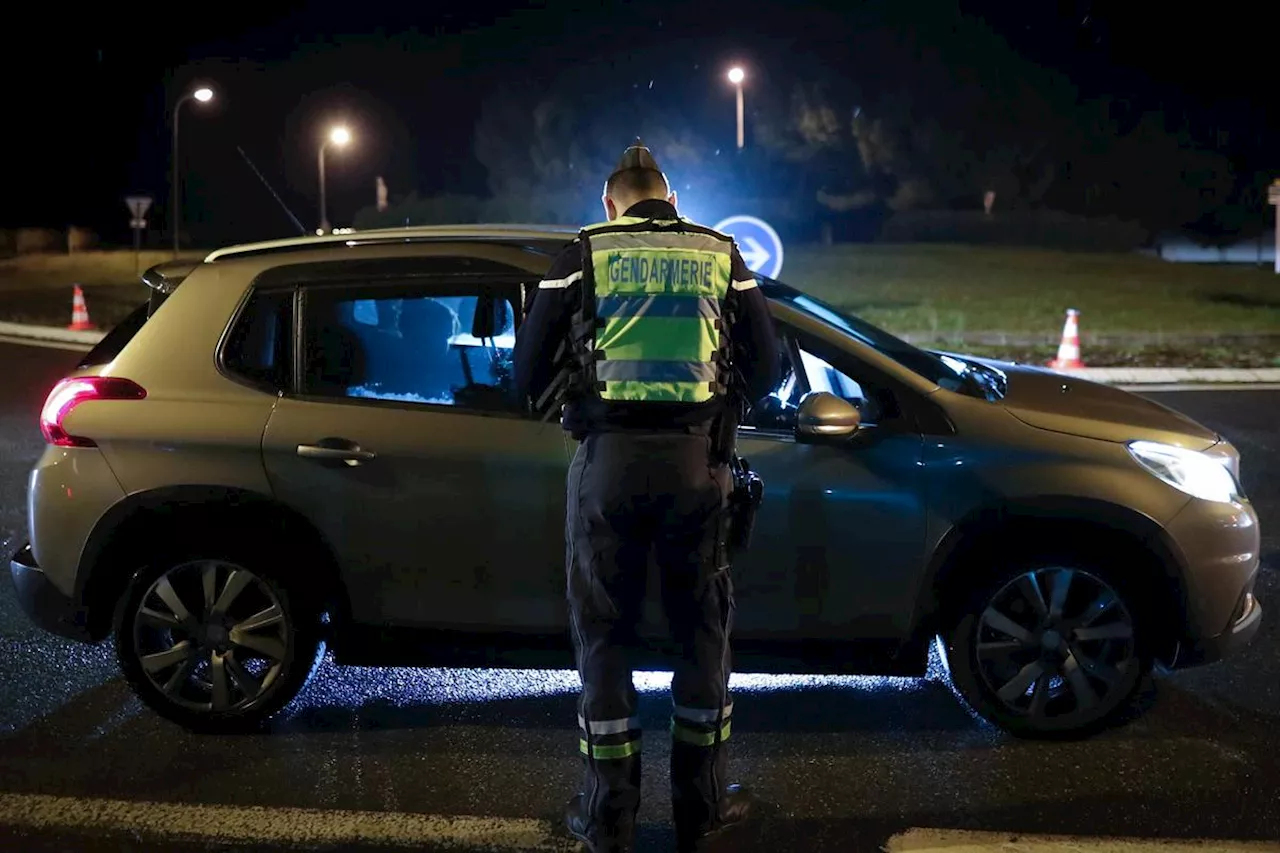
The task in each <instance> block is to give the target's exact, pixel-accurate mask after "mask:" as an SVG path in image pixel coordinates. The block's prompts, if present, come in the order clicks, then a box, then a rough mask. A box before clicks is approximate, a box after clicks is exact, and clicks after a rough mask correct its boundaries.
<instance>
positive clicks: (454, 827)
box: [0, 794, 580, 853]
mask: <svg viewBox="0 0 1280 853" xmlns="http://www.w3.org/2000/svg"><path fill="white" fill-rule="evenodd" d="M0 825H3V826H10V827H21V828H23V829H29V830H30V829H34V830H42V829H44V830H62V831H85V830H97V831H111V832H129V833H136V834H137V835H140V836H143V837H146V838H150V839H152V840H173V839H188V840H190V839H197V840H200V841H217V842H224V843H242V844H244V843H247V844H293V845H298V844H305V845H308V846H311V845H345V844H351V845H356V844H363V845H372V846H378V845H380V846H383V847H387V846H394V847H406V848H408V847H420V846H423V845H427V844H431V845H434V846H437V847H457V848H460V849H466V850H493V851H505V850H528V851H548V853H573V851H577V850H578V849H580V848H579V845H578V843H577V842H576V841H574V840H573V839H571V838H569V836H568V835H567V834H563V833H561V832H559V831H558V830H557V829H556V828H553V827H552V826H551V824H550V823H548V822H547V821H543V820H533V819H527V818H505V817H481V816H472V815H431V814H414V813H409V812H380V811H343V810H337V809H333V810H329V809H303V808H278V807H268V806H226V805H207V804H186V803H172V802H169V803H157V802H142V801H133V800H105V799H93V798H87V797H54V796H48V795H44V794H0Z"/></svg>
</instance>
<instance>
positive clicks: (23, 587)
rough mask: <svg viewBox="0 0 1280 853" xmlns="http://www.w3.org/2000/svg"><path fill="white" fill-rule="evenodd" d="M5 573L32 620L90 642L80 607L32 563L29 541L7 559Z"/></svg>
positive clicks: (66, 635)
mask: <svg viewBox="0 0 1280 853" xmlns="http://www.w3.org/2000/svg"><path fill="white" fill-rule="evenodd" d="M9 576H10V577H11V578H13V587H14V589H15V590H16V592H17V594H18V603H19V604H20V605H22V609H23V610H24V611H25V612H26V614H27V617H28V618H29V619H30V620H31V621H32V622H34V623H35V624H36V625H38V626H39V627H41V628H43V629H44V630H46V631H49V632H50V633H53V634H58V635H59V636H62V637H68V638H70V639H73V640H81V641H83V642H92V639H91V638H90V636H89V630H88V627H87V624H88V619H87V618H86V616H87V614H86V613H85V611H84V609H83V608H81V607H79V606H78V605H77V604H76V603H75V602H74V601H72V600H71V599H70V598H68V597H67V596H66V595H64V594H63V593H62V592H61V591H60V590H59V589H58V588H57V587H55V586H54V585H53V583H52V582H51V581H50V580H49V578H48V577H47V576H46V575H45V573H44V572H43V571H42V570H41V569H40V567H39V566H37V565H36V560H35V557H34V556H33V555H32V553H31V546H30V545H24V546H23V548H22V550H20V551H18V553H16V554H14V555H13V557H12V558H11V559H10V560H9Z"/></svg>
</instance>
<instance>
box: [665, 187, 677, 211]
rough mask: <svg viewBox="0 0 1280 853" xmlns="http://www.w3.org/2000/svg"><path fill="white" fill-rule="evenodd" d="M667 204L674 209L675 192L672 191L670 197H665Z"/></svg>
mask: <svg viewBox="0 0 1280 853" xmlns="http://www.w3.org/2000/svg"><path fill="white" fill-rule="evenodd" d="M667 204H669V205H671V206H672V207H676V191H675V190H672V191H671V195H669V196H667Z"/></svg>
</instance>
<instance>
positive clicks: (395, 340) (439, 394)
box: [303, 285, 519, 411]
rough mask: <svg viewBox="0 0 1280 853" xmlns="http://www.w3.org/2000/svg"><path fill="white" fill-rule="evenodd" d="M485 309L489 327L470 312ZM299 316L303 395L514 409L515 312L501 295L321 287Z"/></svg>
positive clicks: (447, 290) (438, 289)
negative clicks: (302, 336)
mask: <svg viewBox="0 0 1280 853" xmlns="http://www.w3.org/2000/svg"><path fill="white" fill-rule="evenodd" d="M466 291H470V292H466ZM485 310H487V311H490V312H492V314H491V315H490V316H491V317H492V322H491V323H488V324H480V325H477V319H480V318H477V316H476V314H477V311H485ZM305 313H306V330H305V335H306V340H307V347H306V358H305V359H304V367H303V370H304V383H305V390H306V392H307V393H309V394H313V395H320V396H328V397H343V398H348V399H362V400H382V401H389V402H397V403H409V404H421V405H431V406H454V407H459V408H465V409H471V410H480V411H518V410H519V404H518V401H517V399H516V395H515V393H514V390H513V385H512V380H511V351H512V348H513V347H514V345H515V312H514V310H513V307H512V304H511V302H510V301H509V299H507V298H506V297H505V296H484V295H482V294H481V293H480V292H476V290H475V289H474V288H472V287H468V286H466V285H461V286H458V287H456V288H455V289H452V290H451V289H450V288H449V287H447V286H443V287H430V288H426V287H424V288H421V289H418V290H407V289H405V288H397V290H396V291H395V292H394V293H389V292H387V293H378V292H377V291H375V290H370V289H363V290H353V289H347V288H332V289H331V288H323V289H317V290H315V291H313V292H311V293H308V295H307V302H306V312H305ZM486 329H487V333H486V334H485V336H483V337H477V336H476V334H474V333H475V332H477V331H484V330H486ZM488 333H492V334H488Z"/></svg>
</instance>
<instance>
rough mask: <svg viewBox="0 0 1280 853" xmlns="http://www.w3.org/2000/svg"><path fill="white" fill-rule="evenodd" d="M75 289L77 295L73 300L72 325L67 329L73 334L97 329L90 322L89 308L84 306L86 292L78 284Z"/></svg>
mask: <svg viewBox="0 0 1280 853" xmlns="http://www.w3.org/2000/svg"><path fill="white" fill-rule="evenodd" d="M75 288H76V289H75V295H74V296H73V297H72V298H71V325H70V326H67V328H68V329H70V330H71V331H73V332H85V331H90V330H93V329H96V328H97V326H95V325H93V323H92V321H90V320H89V308H88V306H87V305H85V304H84V291H83V290H82V289H81V288H80V285H78V284H77V285H76V286H75Z"/></svg>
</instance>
